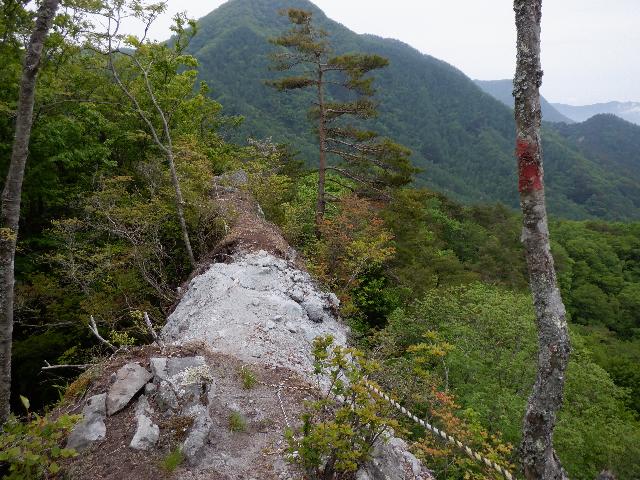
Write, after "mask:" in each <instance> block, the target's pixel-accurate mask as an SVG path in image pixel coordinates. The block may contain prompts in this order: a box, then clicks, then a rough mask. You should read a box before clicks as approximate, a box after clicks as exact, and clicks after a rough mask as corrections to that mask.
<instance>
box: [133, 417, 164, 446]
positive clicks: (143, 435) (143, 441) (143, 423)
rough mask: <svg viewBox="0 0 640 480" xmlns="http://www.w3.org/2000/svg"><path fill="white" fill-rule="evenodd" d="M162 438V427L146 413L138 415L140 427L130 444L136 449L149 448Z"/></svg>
mask: <svg viewBox="0 0 640 480" xmlns="http://www.w3.org/2000/svg"><path fill="white" fill-rule="evenodd" d="M159 438H160V428H159V427H158V425H156V424H154V423H153V422H152V421H151V419H150V418H149V417H147V416H146V415H138V428H137V429H136V433H135V434H134V435H133V439H131V443H130V444H129V446H130V447H131V448H133V449H135V450H149V449H150V448H153V447H154V446H155V444H156V443H157V442H158V439H159Z"/></svg>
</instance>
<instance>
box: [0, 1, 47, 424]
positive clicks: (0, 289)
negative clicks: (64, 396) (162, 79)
mask: <svg viewBox="0 0 640 480" xmlns="http://www.w3.org/2000/svg"><path fill="white" fill-rule="evenodd" d="M58 4H59V0H43V2H42V4H41V5H40V8H39V9H38V13H37V17H36V22H35V26H34V29H33V32H32V34H31V38H30V40H29V44H28V45H27V50H26V52H25V59H24V64H23V68H22V79H21V80H20V94H19V98H18V108H17V112H16V131H15V138H14V141H13V151H12V153H11V162H10V164H9V171H8V172H7V178H6V181H5V185H4V189H3V191H2V212H1V215H0V218H1V222H2V224H1V225H0V423H4V422H5V421H6V420H7V418H8V417H9V413H10V404H9V401H10V394H11V338H12V334H13V288H14V262H15V255H16V242H17V239H18V225H19V221H20V200H21V195H22V181H23V179H24V169H25V165H26V163H27V155H28V153H29V139H30V137H31V125H32V122H33V104H34V101H35V91H36V79H37V76H38V70H39V69H40V60H41V58H42V50H43V48H44V42H45V40H46V38H47V35H48V33H49V30H50V29H51V25H52V23H53V18H54V17H55V14H56V11H57V10H58Z"/></svg>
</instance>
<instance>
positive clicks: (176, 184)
mask: <svg viewBox="0 0 640 480" xmlns="http://www.w3.org/2000/svg"><path fill="white" fill-rule="evenodd" d="M167 161H168V163H169V170H170V171H171V183H173V189H174V190H175V193H176V210H177V211H178V220H179V221H180V229H181V230H182V238H183V239H184V245H185V247H186V249H187V255H189V261H190V262H191V268H196V259H195V257H194V256H193V250H192V249H191V240H189V230H187V222H186V221H185V219H184V200H183V198H182V190H181V189H180V181H179V180H178V174H177V173H176V164H175V162H174V160H173V147H172V146H171V145H170V146H169V147H168V148H167Z"/></svg>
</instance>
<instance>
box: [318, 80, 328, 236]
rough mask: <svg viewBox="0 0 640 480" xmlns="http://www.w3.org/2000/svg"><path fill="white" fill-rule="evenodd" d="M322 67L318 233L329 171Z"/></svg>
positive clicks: (320, 84) (320, 82) (319, 120)
mask: <svg viewBox="0 0 640 480" xmlns="http://www.w3.org/2000/svg"><path fill="white" fill-rule="evenodd" d="M323 74H324V72H323V70H322V67H319V68H318V109H319V115H318V144H319V145H320V162H319V163H318V199H317V202H316V235H320V224H321V223H322V220H323V219H324V210H325V205H326V201H325V194H324V185H325V176H326V173H327V130H326V118H325V116H326V112H325V105H324V83H323Z"/></svg>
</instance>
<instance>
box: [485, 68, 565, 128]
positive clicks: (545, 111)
mask: <svg viewBox="0 0 640 480" xmlns="http://www.w3.org/2000/svg"><path fill="white" fill-rule="evenodd" d="M474 82H475V83H476V85H478V86H479V87H480V88H481V89H482V90H483V91H484V92H486V93H488V94H489V95H491V96H492V97H493V98H495V99H496V100H500V101H501V102H502V103H504V104H505V105H506V106H507V107H509V108H513V102H514V99H513V95H512V94H511V92H512V91H513V81H511V80H509V79H506V80H474ZM540 106H541V107H542V119H543V120H545V121H547V122H564V123H573V120H571V119H570V118H569V117H566V116H564V115H563V114H561V113H560V112H559V111H558V110H556V109H555V108H554V107H553V105H551V104H550V103H549V102H548V101H547V99H546V98H544V97H540Z"/></svg>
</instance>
